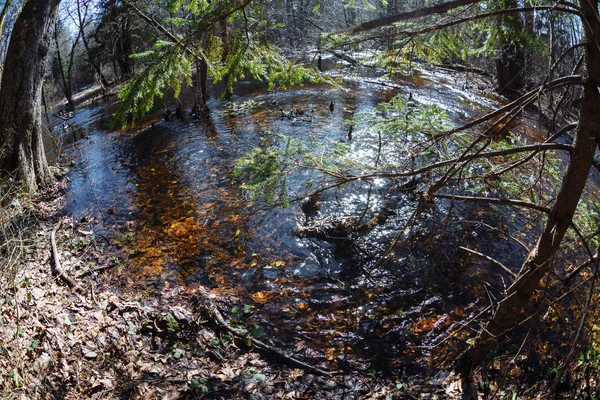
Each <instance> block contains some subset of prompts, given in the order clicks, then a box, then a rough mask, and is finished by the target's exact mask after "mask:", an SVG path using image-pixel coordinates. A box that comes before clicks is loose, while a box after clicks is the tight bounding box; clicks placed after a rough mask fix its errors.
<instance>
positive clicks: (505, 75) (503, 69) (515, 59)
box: [496, 0, 525, 94]
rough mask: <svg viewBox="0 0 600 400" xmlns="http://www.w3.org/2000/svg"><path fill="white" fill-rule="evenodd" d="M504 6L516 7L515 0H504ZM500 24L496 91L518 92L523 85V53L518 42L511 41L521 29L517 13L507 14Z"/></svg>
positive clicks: (502, 92) (503, 92)
mask: <svg viewBox="0 0 600 400" xmlns="http://www.w3.org/2000/svg"><path fill="white" fill-rule="evenodd" d="M505 3H506V5H505V7H506V8H517V1H516V0H510V1H506V2H505ZM498 23H499V24H500V25H501V26H503V27H501V28H500V30H501V32H505V31H506V32H507V33H502V34H501V35H500V57H499V58H498V59H497V60H496V81H497V91H498V93H500V94H510V93H515V92H518V91H519V90H520V89H521V88H522V87H523V70H524V64H525V53H524V52H523V49H522V48H521V45H520V44H518V43H516V44H515V43H513V40H514V36H515V35H516V34H517V33H518V32H520V31H522V30H523V26H522V24H521V20H520V15H519V14H516V15H515V14H507V15H505V16H502V17H501V18H500V21H499V22H498Z"/></svg>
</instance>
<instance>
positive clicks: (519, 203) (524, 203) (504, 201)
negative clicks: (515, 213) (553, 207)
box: [433, 193, 550, 214]
mask: <svg viewBox="0 0 600 400" xmlns="http://www.w3.org/2000/svg"><path fill="white" fill-rule="evenodd" d="M433 196H434V197H437V198H440V199H450V200H458V201H473V202H480V203H490V204H501V205H506V206H514V207H523V208H529V209H531V210H536V211H540V212H543V213H545V214H550V208H549V207H545V206H540V205H539V204H534V203H530V202H528V201H522V200H512V199H502V198H496V197H472V196H455V195H451V194H437V193H436V194H434V195H433Z"/></svg>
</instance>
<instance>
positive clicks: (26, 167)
mask: <svg viewBox="0 0 600 400" xmlns="http://www.w3.org/2000/svg"><path fill="white" fill-rule="evenodd" d="M59 3H60V0H29V1H28V2H27V3H26V4H25V6H24V7H23V10H22V12H21V14H20V16H19V18H18V19H17V21H16V23H15V26H14V29H13V33H12V36H11V40H10V44H9V47H8V51H7V55H6V61H5V64H4V74H3V76H2V83H1V86H0V173H3V174H6V173H16V177H17V179H19V180H22V181H23V183H24V184H25V186H26V188H27V189H28V190H29V191H31V192H34V191H36V190H38V189H39V188H41V187H44V186H46V185H48V184H49V183H51V182H52V180H53V178H52V174H51V173H50V171H49V169H48V163H47V161H46V155H45V153H44V145H43V142H42V125H41V116H42V112H41V103H42V82H43V79H44V72H45V69H46V61H47V58H48V57H47V56H48V52H49V49H50V41H51V37H52V31H53V28H54V24H55V22H56V16H57V10H58V5H59Z"/></svg>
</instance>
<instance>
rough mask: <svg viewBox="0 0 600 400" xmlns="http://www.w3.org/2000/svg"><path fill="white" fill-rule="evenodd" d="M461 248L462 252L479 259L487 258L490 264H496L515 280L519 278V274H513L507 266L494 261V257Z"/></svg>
mask: <svg viewBox="0 0 600 400" xmlns="http://www.w3.org/2000/svg"><path fill="white" fill-rule="evenodd" d="M459 248H460V249H462V250H464V251H467V252H469V253H472V254H475V255H476V256H479V257H481V258H485V259H486V260H488V261H489V262H491V263H493V264H496V265H497V266H499V267H500V268H502V269H503V270H504V272H506V273H507V274H509V275H510V276H512V277H513V278H515V279H516V278H517V274H515V273H514V272H512V271H511V270H510V269H508V267H507V266H506V265H504V264H502V263H501V262H500V261H498V260H495V259H493V258H492V257H490V256H487V255H485V254H483V253H480V252H478V251H475V250H471V249H468V248H466V247H463V246H460V247H459Z"/></svg>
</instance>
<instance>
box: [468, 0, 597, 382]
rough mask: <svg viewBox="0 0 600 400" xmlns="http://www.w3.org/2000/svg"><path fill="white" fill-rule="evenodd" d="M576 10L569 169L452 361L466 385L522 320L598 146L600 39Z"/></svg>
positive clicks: (591, 18)
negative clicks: (581, 63)
mask: <svg viewBox="0 0 600 400" xmlns="http://www.w3.org/2000/svg"><path fill="white" fill-rule="evenodd" d="M592 3H594V4H593V5H592ZM581 9H582V12H583V19H584V22H583V23H582V26H583V29H584V36H585V39H586V40H587V43H588V44H587V47H586V54H585V67H586V78H585V80H584V87H583V98H582V101H581V109H580V112H579V125H578V128H577V133H576V136H575V141H574V143H573V151H572V154H571V157H570V160H569V165H568V167H567V171H566V173H565V177H564V179H563V183H562V186H561V188H560V192H559V194H558V196H557V198H556V202H555V203H554V206H553V207H552V210H551V212H550V215H549V216H548V220H547V222H546V226H545V228H544V231H543V233H542V234H541V236H540V238H539V240H538V242H537V244H536V246H535V247H534V249H533V250H532V251H531V253H530V254H529V256H528V257H527V259H526V260H525V262H524V264H523V266H522V267H521V271H520V272H519V275H518V277H517V280H516V281H515V282H514V283H513V284H512V285H511V286H510V287H509V288H508V290H507V292H506V294H505V295H504V298H503V300H502V301H501V302H500V303H499V304H498V307H497V309H496V311H495V312H494V314H493V316H492V318H491V320H490V321H489V322H488V323H487V324H486V325H485V326H484V327H483V328H482V329H481V331H480V332H479V335H478V336H477V338H476V340H475V343H474V344H473V345H472V346H470V347H469V348H468V349H467V350H466V351H465V352H464V353H463V354H462V356H461V357H460V358H459V360H458V362H457V365H456V368H457V370H458V371H459V372H460V373H461V375H462V376H463V378H465V379H466V381H470V379H471V378H470V374H471V372H472V370H473V368H475V367H477V366H478V365H480V363H481V361H482V360H483V359H484V357H485V356H486V355H487V354H488V353H489V351H490V350H491V349H492V348H493V347H494V345H495V344H496V342H497V341H498V339H499V338H500V337H501V336H502V335H503V334H504V333H505V332H506V331H508V330H509V329H511V328H513V327H514V326H515V324H516V322H517V321H519V320H521V319H522V318H524V317H525V315H524V312H523V309H524V307H525V306H526V305H527V302H528V301H529V299H530V298H531V296H532V295H533V293H534V291H535V290H536V289H537V288H538V287H539V285H540V281H541V279H542V278H543V277H544V276H545V275H546V273H547V272H548V270H549V269H550V265H551V263H552V258H553V256H554V254H555V253H556V251H557V250H558V247H559V245H560V243H561V241H562V239H563V237H564V235H565V233H566V231H567V229H568V228H569V226H570V225H571V221H572V219H573V214H574V213H575V210H576V208H577V204H578V202H579V199H580V197H581V194H582V192H583V189H584V187H585V185H586V182H587V179H588V174H589V171H590V168H591V166H592V163H593V157H594V151H595V149H596V145H597V143H599V142H600V139H599V137H600V113H599V112H598V110H600V93H599V91H598V85H599V82H600V48H599V47H598V44H597V42H596V40H595V39H596V38H598V37H600V19H599V16H598V8H597V1H594V2H585V1H584V2H581Z"/></svg>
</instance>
